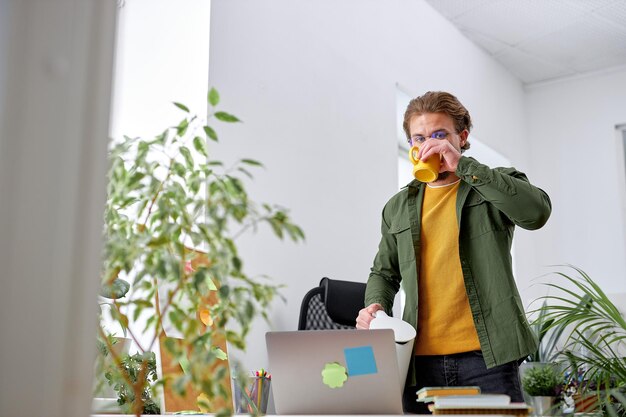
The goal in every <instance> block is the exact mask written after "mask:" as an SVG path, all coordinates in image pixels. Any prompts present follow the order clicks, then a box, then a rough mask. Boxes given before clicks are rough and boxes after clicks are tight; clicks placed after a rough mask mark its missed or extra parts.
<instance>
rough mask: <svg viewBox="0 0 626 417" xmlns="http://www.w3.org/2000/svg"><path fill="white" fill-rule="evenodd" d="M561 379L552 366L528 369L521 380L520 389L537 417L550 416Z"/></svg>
mask: <svg viewBox="0 0 626 417" xmlns="http://www.w3.org/2000/svg"><path fill="white" fill-rule="evenodd" d="M560 384H561V378H560V375H559V373H558V372H557V370H556V369H555V368H554V367H553V366H541V367H534V368H530V369H528V370H527V371H526V373H525V375H524V377H523V378H522V387H523V388H524V391H525V392H526V393H527V394H528V395H529V396H530V398H531V405H532V407H533V409H534V412H535V414H536V415H538V416H542V415H551V414H552V410H553V407H554V404H555V401H554V399H555V398H556V396H557V392H558V389H559V386H560Z"/></svg>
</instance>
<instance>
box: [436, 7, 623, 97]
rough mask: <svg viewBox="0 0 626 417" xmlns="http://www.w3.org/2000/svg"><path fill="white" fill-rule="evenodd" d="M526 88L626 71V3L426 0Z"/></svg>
mask: <svg viewBox="0 0 626 417" xmlns="http://www.w3.org/2000/svg"><path fill="white" fill-rule="evenodd" d="M426 1H427V2H428V3H429V4H430V5H432V6H433V7H434V8H435V9H437V10H438V11H439V12H440V13H441V14H443V15H444V16H445V17H446V18H448V19H449V20H450V21H451V22H452V23H453V24H454V25H455V26H456V27H457V28H458V29H459V30H460V31H461V32H462V33H463V34H464V35H465V36H467V37H468V38H469V39H470V40H472V41H474V42H475V43H476V44H477V45H478V46H480V47H481V48H482V49H484V50H485V51H486V52H487V53H488V54H489V55H491V56H492V57H493V58H494V59H496V60H497V61H499V62H500V63H502V65H504V66H505V67H506V68H507V69H508V70H509V71H511V72H512V73H513V74H515V75H516V76H517V77H518V78H520V79H521V80H522V81H523V82H524V83H525V84H532V83H538V82H542V81H548V80H554V79H559V78H563V77H570V76H575V75H579V74H584V73H588V72H595V71H599V70H606V69H609V68H614V67H621V66H625V65H626V0H426Z"/></svg>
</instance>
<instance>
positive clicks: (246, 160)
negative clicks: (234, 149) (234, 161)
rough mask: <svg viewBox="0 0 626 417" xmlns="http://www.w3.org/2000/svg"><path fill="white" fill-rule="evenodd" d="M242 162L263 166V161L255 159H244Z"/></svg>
mask: <svg viewBox="0 0 626 417" xmlns="http://www.w3.org/2000/svg"><path fill="white" fill-rule="evenodd" d="M241 162H242V163H244V164H248V165H252V166H258V167H262V166H263V164H262V163H260V162H259V161H255V160H254V159H242V160H241Z"/></svg>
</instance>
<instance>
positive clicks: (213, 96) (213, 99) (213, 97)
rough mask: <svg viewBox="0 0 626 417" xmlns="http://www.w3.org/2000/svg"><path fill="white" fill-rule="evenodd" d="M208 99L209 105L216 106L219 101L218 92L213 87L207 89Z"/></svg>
mask: <svg viewBox="0 0 626 417" xmlns="http://www.w3.org/2000/svg"><path fill="white" fill-rule="evenodd" d="M208 100H209V103H211V106H217V103H219V102H220V94H219V93H218V92H217V90H216V89H215V88H211V89H210V90H209V95H208Z"/></svg>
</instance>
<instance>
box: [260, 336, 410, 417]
mask: <svg viewBox="0 0 626 417" xmlns="http://www.w3.org/2000/svg"><path fill="white" fill-rule="evenodd" d="M265 340H266V342H267V352H268V356H269V365H270V368H269V371H270V373H271V374H272V391H273V394H274V405H275V407H276V414H402V388H401V387H400V378H399V375H398V360H397V356H396V347H395V342H394V335H393V330H390V329H379V330H301V331H287V332H268V333H266V335H265Z"/></svg>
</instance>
